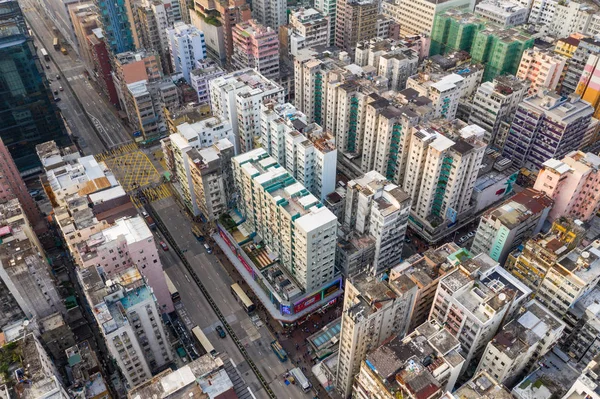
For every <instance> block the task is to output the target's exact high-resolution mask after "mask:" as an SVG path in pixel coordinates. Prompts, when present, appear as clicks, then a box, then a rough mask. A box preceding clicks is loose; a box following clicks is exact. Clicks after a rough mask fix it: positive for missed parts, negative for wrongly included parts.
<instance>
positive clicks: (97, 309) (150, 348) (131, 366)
mask: <svg viewBox="0 0 600 399" xmlns="http://www.w3.org/2000/svg"><path fill="white" fill-rule="evenodd" d="M78 275H79V280H80V281H81V284H82V287H83V288H84V293H85V295H86V297H87V300H88V302H89V304H90V306H91V307H92V309H93V311H92V313H93V314H94V317H95V318H96V321H97V322H98V325H99V326H100V331H101V332H102V335H103V336H104V340H105V342H106V346H107V348H108V351H109V353H110V355H111V356H112V358H113V359H115V361H116V363H117V365H118V366H119V368H120V369H121V372H122V373H123V375H124V377H125V379H126V381H127V385H128V386H129V387H130V388H132V387H134V386H136V385H139V384H141V383H143V382H145V381H147V380H149V379H150V378H151V377H152V373H153V372H156V371H157V370H159V369H160V368H161V367H163V366H165V365H167V364H168V363H170V362H171V360H172V354H171V351H170V346H169V341H168V340H167V336H166V334H165V332H164V328H163V325H162V319H161V315H160V312H159V310H158V306H157V304H156V299H155V298H154V294H153V293H152V290H151V289H150V288H149V287H148V286H147V285H146V284H145V283H144V281H143V279H142V277H141V275H140V274H139V272H138V271H137V269H136V268H132V269H128V270H126V271H125V272H124V273H122V274H121V275H119V276H114V278H112V279H108V280H106V283H105V282H104V281H103V278H102V277H101V276H100V274H99V272H98V271H97V269H96V268H95V267H89V268H86V269H79V270H78Z"/></svg>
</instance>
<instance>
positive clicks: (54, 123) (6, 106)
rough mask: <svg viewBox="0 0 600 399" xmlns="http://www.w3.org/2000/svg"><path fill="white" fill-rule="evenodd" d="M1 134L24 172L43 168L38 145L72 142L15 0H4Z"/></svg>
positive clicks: (0, 18)
mask: <svg viewBox="0 0 600 399" xmlns="http://www.w3.org/2000/svg"><path fill="white" fill-rule="evenodd" d="M0 137H2V140H3V141H4V144H5V145H6V147H8V150H9V151H10V154H11V155H12V157H13V159H14V160H15V163H16V164H17V167H18V168H19V171H20V172H21V173H31V172H35V171H36V170H39V167H40V161H39V159H38V157H37V155H36V152H35V146H36V145H37V144H40V143H43V142H46V141H49V140H55V141H56V143H57V144H58V145H59V146H64V145H67V144H68V143H69V137H68V135H67V132H66V130H65V127H64V125H63V122H62V119H61V118H60V115H59V111H58V108H57V106H56V104H55V103H54V100H53V98H52V94H51V92H50V89H49V87H48V83H47V81H46V78H45V76H44V73H43V70H42V65H41V63H40V60H39V58H38V56H37V53H36V51H35V47H34V45H33V38H32V37H31V36H30V35H29V32H28V29H27V25H26V24H25V20H24V18H23V13H22V12H21V8H20V7H19V4H18V3H17V2H16V1H15V0H0Z"/></svg>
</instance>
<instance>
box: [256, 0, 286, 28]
mask: <svg viewBox="0 0 600 399" xmlns="http://www.w3.org/2000/svg"><path fill="white" fill-rule="evenodd" d="M252 18H254V19H255V20H256V21H257V22H258V23H260V24H261V25H264V26H268V27H269V28H272V29H273V30H275V31H278V30H279V27H280V26H283V25H285V24H287V22H288V20H287V19H288V16H287V3H286V2H285V0H254V1H253V2H252Z"/></svg>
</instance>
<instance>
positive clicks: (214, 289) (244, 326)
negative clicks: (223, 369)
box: [152, 198, 314, 399]
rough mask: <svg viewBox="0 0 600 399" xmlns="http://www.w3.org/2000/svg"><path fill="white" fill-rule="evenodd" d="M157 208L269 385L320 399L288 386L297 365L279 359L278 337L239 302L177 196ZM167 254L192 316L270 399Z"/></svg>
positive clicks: (287, 394) (280, 393)
mask: <svg viewBox="0 0 600 399" xmlns="http://www.w3.org/2000/svg"><path fill="white" fill-rule="evenodd" d="M152 205H153V207H154V209H155V210H156V212H157V213H158V214H159V215H160V217H161V219H162V220H168V221H169V223H168V229H169V232H170V234H171V236H172V237H173V239H174V240H175V241H176V243H177V245H178V246H179V248H180V249H181V250H186V253H185V256H186V257H187V259H188V261H189V263H190V264H191V265H192V267H193V268H194V271H195V272H196V274H198V275H199V276H200V277H201V278H203V280H204V281H203V284H204V286H205V287H206V288H207V290H208V291H209V294H210V296H211V297H212V299H213V300H214V301H215V302H216V303H217V305H218V307H219V310H220V311H221V312H222V313H223V315H224V316H225V319H226V320H227V323H228V324H229V325H230V326H231V327H232V328H233V330H234V331H235V333H236V335H237V336H238V338H239V339H240V341H241V342H242V343H243V344H244V345H245V347H246V350H247V351H248V353H249V355H250V357H251V358H252V360H253V361H254V362H255V364H256V365H257V367H258V369H259V371H260V373H261V374H262V375H263V377H264V378H265V379H266V380H267V381H268V382H269V386H270V388H271V389H272V390H273V392H274V393H275V395H276V397H277V398H281V399H287V398H289V399H295V398H310V397H312V396H314V393H304V392H302V391H301V390H300V388H299V387H297V386H295V385H289V386H286V385H285V384H284V381H283V374H284V373H285V372H286V371H287V370H289V369H291V368H293V367H294V366H293V365H292V364H291V362H290V361H287V362H285V363H281V362H280V361H279V359H278V358H277V357H276V356H275V354H274V353H273V352H272V350H271V348H270V343H271V341H272V340H273V339H274V337H273V335H272V334H271V332H270V331H269V330H268V329H267V328H266V326H264V325H262V326H260V327H257V326H256V325H255V324H254V323H253V322H252V320H251V319H250V317H249V316H248V315H247V314H246V312H245V311H244V310H243V309H242V307H241V306H240V305H239V304H238V303H237V302H236V301H235V299H234V298H233V296H232V295H231V293H230V291H229V287H230V285H231V284H233V283H234V281H233V280H232V278H231V277H230V276H229V275H228V274H227V272H226V271H225V270H224V268H223V267H222V266H221V265H220V264H219V261H218V260H217V258H216V257H215V256H214V255H210V254H207V253H206V251H205V249H204V247H203V245H202V244H201V243H199V242H198V241H196V239H195V237H194V236H193V235H192V233H191V231H190V221H189V220H188V219H187V217H186V216H185V215H184V214H182V213H181V212H180V208H179V206H178V205H177V204H176V203H175V201H174V200H173V198H167V199H163V200H160V201H157V202H154V203H153V204H152ZM163 256H164V257H165V259H164V260H163V266H164V267H165V269H166V271H167V274H168V275H169V277H170V278H171V280H172V281H173V284H174V285H175V286H176V287H177V289H178V290H179V293H180V295H181V300H182V302H183V303H184V305H185V307H186V311H187V314H188V316H189V317H190V318H191V319H192V321H193V322H194V323H195V324H197V325H199V326H200V327H201V328H202V330H203V331H204V333H205V334H206V335H207V337H208V339H209V340H210V341H211V342H212V343H213V345H214V347H215V349H216V350H217V351H219V352H226V353H227V354H228V355H229V356H230V357H231V359H232V360H233V362H234V364H235V365H236V367H237V368H238V370H239V371H240V372H241V375H242V378H243V379H244V380H245V382H246V383H247V384H248V386H249V387H250V388H251V390H252V392H253V394H254V395H255V396H256V397H257V398H263V397H264V398H266V397H267V395H266V393H265V392H264V390H263V389H262V387H261V386H260V384H259V382H258V380H257V378H256V377H255V375H254V374H253V373H252V371H251V370H250V369H249V367H248V366H247V364H246V362H245V360H244V358H243V357H242V355H241V354H240V352H239V351H238V349H237V347H236V345H235V343H234V342H233V341H232V340H231V339H230V338H229V337H227V338H225V339H220V338H219V337H218V335H217V334H216V332H215V327H216V326H217V325H219V324H220V323H219V320H218V318H217V316H216V315H215V313H214V312H213V311H212V309H211V308H210V305H209V304H208V302H207V301H206V300H205V299H204V297H203V296H202V294H201V293H200V290H199V289H198V287H197V286H196V285H195V284H194V282H193V281H192V280H191V279H189V277H188V276H187V275H186V270H185V267H184V266H183V264H182V263H181V262H180V261H179V260H178V259H176V258H177V256H176V254H175V253H174V251H165V252H164V253H163ZM188 279H189V280H188Z"/></svg>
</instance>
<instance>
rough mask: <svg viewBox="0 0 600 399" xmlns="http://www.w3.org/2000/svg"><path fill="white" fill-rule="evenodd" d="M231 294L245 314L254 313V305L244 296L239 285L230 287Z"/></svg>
mask: <svg viewBox="0 0 600 399" xmlns="http://www.w3.org/2000/svg"><path fill="white" fill-rule="evenodd" d="M231 294H233V296H234V297H235V300H236V301H238V303H239V304H240V305H242V307H243V308H244V310H245V311H246V313H252V312H254V309H255V308H256V307H255V306H254V303H253V302H252V301H251V300H250V298H248V295H246V293H245V292H244V290H242V287H240V285H239V284H237V283H236V284H233V285H232V286H231Z"/></svg>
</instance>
